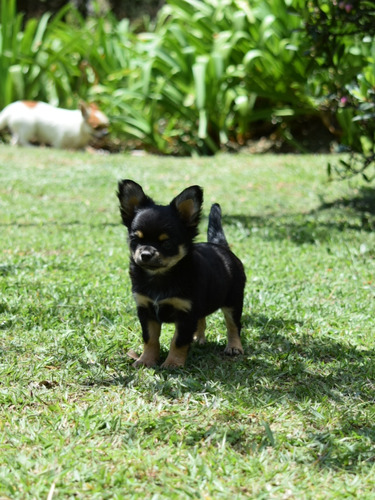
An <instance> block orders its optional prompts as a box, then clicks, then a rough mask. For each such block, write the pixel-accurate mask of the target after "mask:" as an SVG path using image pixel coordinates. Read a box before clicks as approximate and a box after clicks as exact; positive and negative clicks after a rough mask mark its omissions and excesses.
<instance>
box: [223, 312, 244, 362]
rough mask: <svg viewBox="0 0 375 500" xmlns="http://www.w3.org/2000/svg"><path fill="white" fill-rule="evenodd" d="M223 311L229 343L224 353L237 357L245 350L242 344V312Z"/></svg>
mask: <svg viewBox="0 0 375 500" xmlns="http://www.w3.org/2000/svg"><path fill="white" fill-rule="evenodd" d="M222 311H223V313H224V317H225V323H226V326H227V335H228V343H227V346H226V348H225V349H224V353H225V354H227V355H228V356H237V355H238V354H243V352H244V350H243V347H242V343H241V338H240V332H241V323H240V319H241V311H240V312H239V313H238V312H236V310H235V309H234V308H231V307H223V308H222Z"/></svg>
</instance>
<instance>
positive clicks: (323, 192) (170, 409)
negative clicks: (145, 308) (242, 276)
mask: <svg viewBox="0 0 375 500" xmlns="http://www.w3.org/2000/svg"><path fill="white" fill-rule="evenodd" d="M326 161H327V157H319V156H316V155H314V156H309V155H305V156H304V157H301V156H298V155H283V156H271V155H265V156H254V155H251V156H250V155H248V156H246V155H243V154H239V155H216V156H215V157H214V158H182V159H179V160H177V159H176V158H165V157H163V158H161V157H155V156H149V157H147V161H145V159H144V158H137V157H133V156H132V157H126V156H124V155H88V154H84V153H72V152H64V151H55V150H51V149H36V148H35V149H31V150H28V154H27V155H25V154H22V156H21V155H20V152H19V150H18V149H17V148H10V147H7V146H0V170H1V175H2V182H1V185H0V203H1V206H0V227H1V235H2V237H1V238H0V456H1V460H0V497H1V498H11V499H12V500H18V499H23V500H25V499H29V498H47V497H48V495H49V498H56V499H63V498H73V497H77V498H84V499H86V498H87V499H92V498H111V499H113V498H115V499H120V498H134V499H145V498H147V499H148V498H156V497H157V496H158V497H159V498H166V497H167V498H170V499H183V500H185V499H188V498H215V499H216V498H219V499H228V498H238V499H242V498H260V499H268V498H298V499H299V498H314V499H329V498H358V499H361V500H363V499H365V500H367V499H368V500H369V499H371V498H373V492H374V488H375V463H374V456H375V455H374V448H375V430H374V417H375V404H374V388H375V387H374V384H375V300H374V299H375V265H374V262H375V261H374V257H375V253H374V249H375V231H374V228H375V206H374V192H373V190H372V189H371V188H369V187H368V186H366V185H365V184H364V182H363V181H362V180H361V179H356V180H352V181H351V185H350V186H349V185H347V183H328V184H327V183H326V182H324V181H325V179H326V175H325V164H326ZM123 177H132V178H134V179H135V180H136V181H138V182H140V183H141V184H142V185H143V186H144V188H145V189H146V190H147V192H148V193H149V194H150V195H152V196H154V197H155V198H156V199H157V200H160V201H162V202H167V201H169V200H170V199H172V197H173V196H174V195H175V194H176V193H177V192H179V191H180V190H181V189H182V188H183V187H186V186H187V185H189V184H192V183H199V184H201V185H202V186H203V187H204V189H205V204H204V214H203V215H204V217H203V220H202V224H201V232H202V236H201V239H204V232H205V230H206V225H207V219H206V216H207V215H208V211H209V207H210V204H211V203H212V202H214V201H220V203H221V204H222V208H223V213H224V225H225V230H226V234H227V237H228V240H229V241H230V242H231V245H232V247H233V250H234V251H235V252H236V253H237V254H238V255H239V256H240V257H241V259H242V260H243V262H244V265H245V268H246V274H247V286H246V294H245V308H244V316H243V326H244V328H243V344H244V347H245V354H244V355H243V356H241V357H239V358H238V359H225V357H223V356H222V351H223V349H224V346H225V328H224V322H223V318H222V315H221V314H216V315H213V316H212V317H211V318H210V320H209V326H208V344H207V345H206V346H193V348H192V350H191V353H190V354H189V358H188V362H187V366H186V368H185V369H183V370H177V371H174V372H169V371H164V370H161V369H160V368H156V369H150V370H147V369H140V370H136V369H134V368H133V367H132V360H131V359H129V358H128V357H127V356H126V352H127V351H128V350H129V349H130V348H132V349H135V350H136V351H138V352H139V351H140V349H141V344H142V341H141V335H140V328H139V324H138V320H137V316H136V310H135V306H134V301H133V298H132V296H131V291H130V283H129V278H128V271H127V267H128V258H129V256H128V250H127V245H126V231H125V228H124V227H123V226H121V224H120V216H119V211H118V206H117V204H118V202H117V199H116V195H115V191H116V186H117V180H118V179H119V178H123ZM353 193H354V194H353ZM171 337H172V330H171V328H165V329H164V330H163V335H162V355H163V358H164V357H165V356H166V353H167V350H168V346H169V342H170V339H171Z"/></svg>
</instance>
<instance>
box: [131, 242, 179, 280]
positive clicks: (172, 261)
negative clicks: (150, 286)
mask: <svg viewBox="0 0 375 500" xmlns="http://www.w3.org/2000/svg"><path fill="white" fill-rule="evenodd" d="M186 254H187V250H186V247H185V246H184V245H180V246H179V247H178V254H176V255H173V256H172V257H163V256H161V255H160V254H159V253H158V252H157V254H155V256H156V257H157V259H158V260H159V263H160V265H159V266H158V267H156V268H155V269H147V268H145V271H146V272H147V273H148V274H152V275H153V274H163V273H165V272H166V271H168V270H169V269H171V268H172V267H173V266H175V265H176V264H177V263H178V262H180V260H181V259H183V258H184V257H185V255H186ZM137 263H138V262H137ZM139 265H140V263H139Z"/></svg>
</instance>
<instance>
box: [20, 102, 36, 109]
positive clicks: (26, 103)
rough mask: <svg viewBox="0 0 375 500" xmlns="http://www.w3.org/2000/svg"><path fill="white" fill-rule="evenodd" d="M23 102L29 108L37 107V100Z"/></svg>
mask: <svg viewBox="0 0 375 500" xmlns="http://www.w3.org/2000/svg"><path fill="white" fill-rule="evenodd" d="M22 103H23V104H24V105H25V106H26V107H27V108H35V106H37V104H38V103H37V101H22Z"/></svg>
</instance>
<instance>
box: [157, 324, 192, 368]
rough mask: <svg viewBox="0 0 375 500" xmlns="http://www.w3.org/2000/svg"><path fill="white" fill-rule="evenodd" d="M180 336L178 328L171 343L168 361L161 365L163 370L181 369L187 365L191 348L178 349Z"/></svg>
mask: <svg viewBox="0 0 375 500" xmlns="http://www.w3.org/2000/svg"><path fill="white" fill-rule="evenodd" d="M177 336H178V330H177V326H176V330H175V332H174V336H173V339H172V342H171V347H170V349H169V353H168V356H167V359H166V360H165V361H164V363H163V364H162V365H161V367H162V368H179V367H183V366H184V365H185V361H186V358H187V355H188V352H189V346H188V345H186V346H183V347H177V346H176V340H177Z"/></svg>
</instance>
